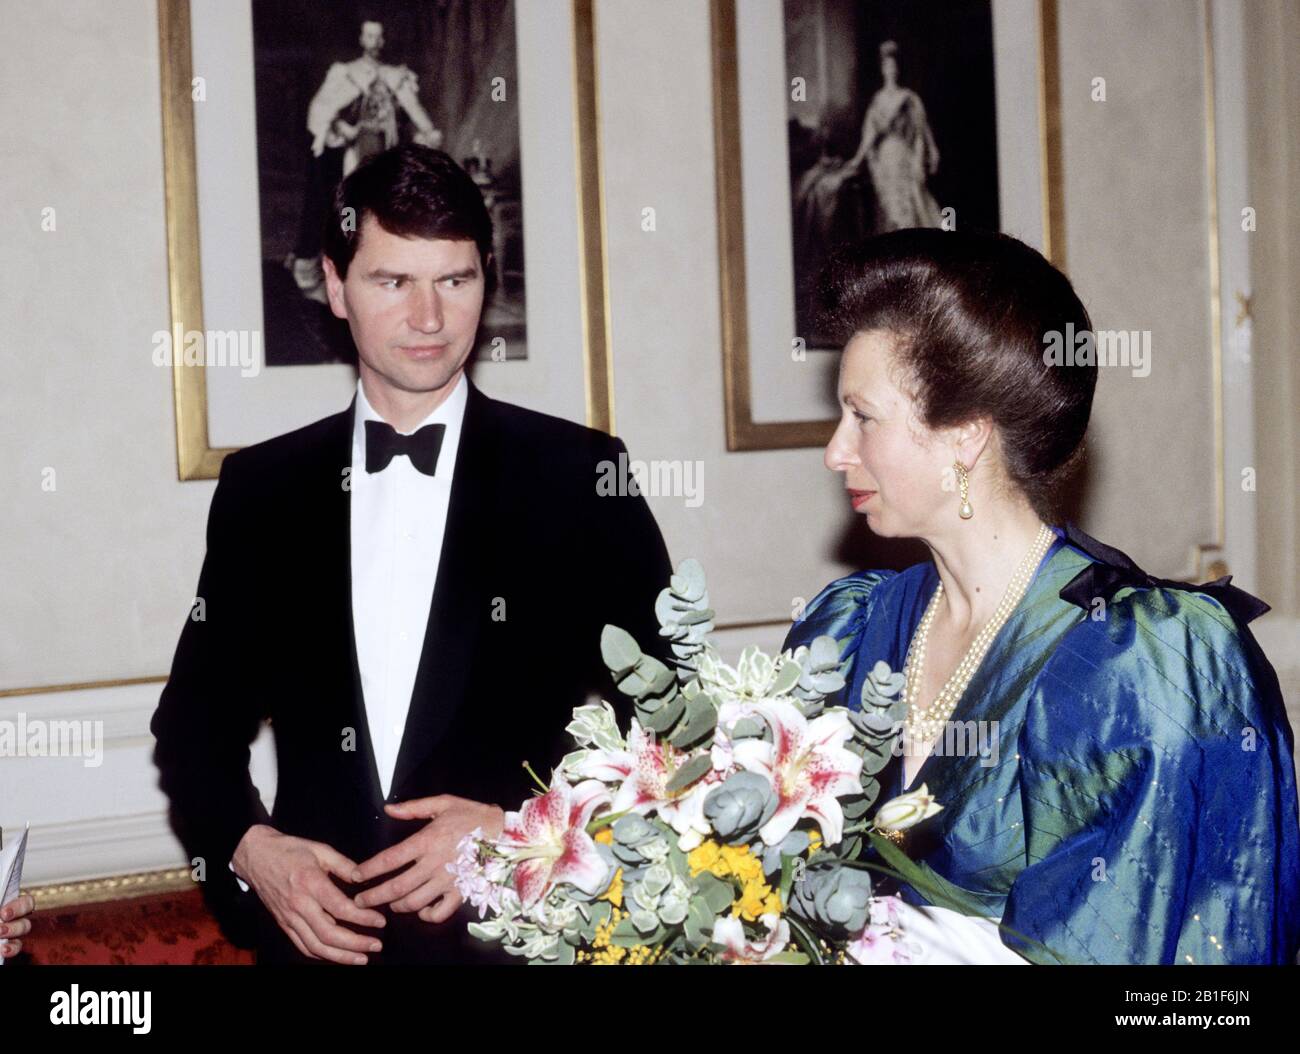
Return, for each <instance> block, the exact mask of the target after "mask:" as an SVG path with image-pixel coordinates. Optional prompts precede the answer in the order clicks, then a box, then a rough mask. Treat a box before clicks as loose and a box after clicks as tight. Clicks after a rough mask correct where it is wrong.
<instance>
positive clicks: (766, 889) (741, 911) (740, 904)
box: [731, 879, 784, 922]
mask: <svg viewBox="0 0 1300 1054" xmlns="http://www.w3.org/2000/svg"><path fill="white" fill-rule="evenodd" d="M783 910H784V909H783V908H782V906H781V894H780V893H778V892H777V891H776V890H774V889H772V887H771V886H769V885H768V884H767V883H766V882H764V881H762V879H759V880H757V881H753V882H747V883H745V889H744V892H742V893H741V894H740V899H739V900H737V901H736V902H735V903H734V904H732V906H731V915H732V917H733V918H735V917H736V916H737V915H738V916H740V917H741V918H742V919H744V920H745V921H746V922H757V921H758V920H759V917H760V916H762V915H767V914H772V915H780V914H781V912H782V911H783Z"/></svg>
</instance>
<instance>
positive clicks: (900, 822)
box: [875, 783, 943, 831]
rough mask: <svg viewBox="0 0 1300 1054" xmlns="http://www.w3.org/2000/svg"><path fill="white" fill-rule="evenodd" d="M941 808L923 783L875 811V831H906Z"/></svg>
mask: <svg viewBox="0 0 1300 1054" xmlns="http://www.w3.org/2000/svg"><path fill="white" fill-rule="evenodd" d="M942 808H943V806H942V805H940V804H939V803H938V802H936V801H935V800H934V796H933V795H932V794H930V792H929V791H928V790H927V789H926V785H925V784H924V783H922V784H921V786H920V787H919V788H918V789H916V790H914V791H912V792H911V793H910V794H904V795H901V796H900V797H897V798H893V799H891V800H890V801H887V802H885V804H884V805H882V806H881V807H880V808H879V809H878V810H877V811H876V819H875V824H876V829H877V830H880V831H906V830H907V829H908V828H909V827H915V826H916V825H917V824H918V823H920V822H921V821H922V820H925V819H928V818H929V817H931V816H933V815H934V814H935V813H937V812H938V811H939V810H940V809H942Z"/></svg>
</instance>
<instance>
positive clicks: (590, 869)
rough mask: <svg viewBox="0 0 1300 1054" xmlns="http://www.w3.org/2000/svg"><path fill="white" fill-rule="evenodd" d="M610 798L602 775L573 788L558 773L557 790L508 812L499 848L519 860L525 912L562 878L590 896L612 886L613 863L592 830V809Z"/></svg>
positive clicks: (518, 880) (519, 884) (517, 868)
mask: <svg viewBox="0 0 1300 1054" xmlns="http://www.w3.org/2000/svg"><path fill="white" fill-rule="evenodd" d="M608 802H609V791H608V790H607V789H606V787H605V786H604V784H602V783H600V782H599V781H598V780H584V781H583V782H582V783H579V784H578V785H577V786H575V787H570V786H569V785H568V783H566V782H565V781H564V778H563V777H561V776H556V777H555V779H554V780H553V781H552V783H551V789H550V790H548V791H547V792H546V793H545V794H543V795H541V796H540V797H537V798H530V799H529V800H528V801H526V802H524V804H523V806H522V807H521V808H520V810H519V811H518V812H508V813H506V818H505V826H504V828H503V830H502V832H501V837H500V838H498V839H497V840H496V844H497V848H498V849H500V850H501V852H503V853H505V854H506V856H507V857H509V858H510V859H511V861H512V862H513V863H514V869H515V870H514V886H515V892H516V893H517V894H519V902H520V905H521V906H522V907H523V909H524V910H525V911H527V910H528V909H529V908H531V907H532V906H533V905H534V904H536V903H537V902H538V901H539V900H541V899H542V898H544V897H545V896H546V895H547V894H548V893H550V891H551V890H552V889H554V888H555V887H556V886H557V885H559V884H560V883H561V882H567V883H569V884H570V885H572V886H576V887H577V888H578V889H580V890H582V891H583V892H584V893H586V894H588V895H589V896H594V895H595V894H597V893H599V892H601V890H603V889H604V888H605V887H606V886H608V885H609V879H610V868H609V864H607V863H606V862H605V858H604V857H602V856H601V855H600V851H599V850H598V849H597V848H596V843H595V841H594V840H593V839H592V837H591V835H589V834H588V833H587V830H586V827H587V822H588V821H589V820H590V819H591V814H592V813H593V812H595V811H596V809H597V808H598V807H599V806H601V805H602V804H607V803H608Z"/></svg>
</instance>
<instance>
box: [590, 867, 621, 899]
mask: <svg viewBox="0 0 1300 1054" xmlns="http://www.w3.org/2000/svg"><path fill="white" fill-rule="evenodd" d="M596 899H597V900H608V901H609V902H610V903H611V904H613V905H614V907H616V908H621V907H622V906H623V869H622V868H621V867H620V868H619V869H618V870H617V871H615V872H614V877H613V878H611V879H610V880H609V888H608V889H607V890H605V892H604V893H602V894H601V895H600V896H599V897H597V898H596Z"/></svg>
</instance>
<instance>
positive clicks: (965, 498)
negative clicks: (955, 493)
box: [953, 461, 975, 520]
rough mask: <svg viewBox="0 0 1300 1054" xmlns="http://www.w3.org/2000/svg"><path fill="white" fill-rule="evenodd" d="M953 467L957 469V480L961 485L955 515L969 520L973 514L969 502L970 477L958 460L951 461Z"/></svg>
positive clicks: (973, 511)
mask: <svg viewBox="0 0 1300 1054" xmlns="http://www.w3.org/2000/svg"><path fill="white" fill-rule="evenodd" d="M953 468H955V469H956V470H957V482H958V485H959V486H960V487H961V505H960V506H959V507H958V509H957V515H958V516H960V517H961V518H962V519H963V520H969V519H970V518H971V517H972V516H974V515H975V510H974V509H972V508H971V504H970V477H969V476H968V475H967V474H966V466H965V465H963V464H962V463H961V462H960V461H955V462H953Z"/></svg>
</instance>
